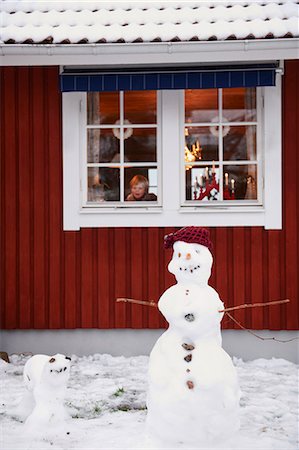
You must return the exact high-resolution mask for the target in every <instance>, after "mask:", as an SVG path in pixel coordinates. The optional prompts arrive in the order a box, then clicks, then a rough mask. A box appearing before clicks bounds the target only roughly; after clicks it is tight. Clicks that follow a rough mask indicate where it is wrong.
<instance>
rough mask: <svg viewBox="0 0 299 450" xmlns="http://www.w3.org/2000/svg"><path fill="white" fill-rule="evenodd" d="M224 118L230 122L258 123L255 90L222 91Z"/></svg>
mask: <svg viewBox="0 0 299 450" xmlns="http://www.w3.org/2000/svg"><path fill="white" fill-rule="evenodd" d="M222 95H223V116H224V117H225V118H226V120H227V121H229V122H253V121H256V119H257V117H256V90H255V88H229V89H223V90H222Z"/></svg>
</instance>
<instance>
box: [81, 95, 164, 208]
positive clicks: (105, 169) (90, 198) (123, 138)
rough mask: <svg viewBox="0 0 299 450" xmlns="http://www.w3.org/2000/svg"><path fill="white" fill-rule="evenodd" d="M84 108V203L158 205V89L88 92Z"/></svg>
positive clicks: (159, 197)
mask: <svg viewBox="0 0 299 450" xmlns="http://www.w3.org/2000/svg"><path fill="white" fill-rule="evenodd" d="M84 109H86V115H85V117H86V119H87V120H86V125H85V127H84V131H85V132H84V133H83V134H84V138H83V139H84V141H85V145H84V147H85V148H86V152H85V154H84V156H86V159H85V160H83V165H84V166H85V169H84V174H83V179H84V180H85V181H84V187H83V190H82V192H83V198H82V206H83V207H109V206H122V207H134V208H135V207H140V206H148V204H149V203H150V204H151V205H152V206H154V205H157V206H158V205H159V204H160V199H161V194H160V189H161V186H160V173H159V172H160V146H159V145H158V126H157V92H156V91H141V92H139V91H131V92H103V93H98V92H91V93H88V94H87V96H86V105H85V107H84Z"/></svg>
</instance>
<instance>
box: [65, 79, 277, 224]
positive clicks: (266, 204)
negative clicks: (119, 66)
mask: <svg viewBox="0 0 299 450" xmlns="http://www.w3.org/2000/svg"><path fill="white" fill-rule="evenodd" d="M276 78H277V82H276V86H274V87H265V88H257V89H258V92H260V98H261V102H262V107H261V115H262V117H261V127H262V133H261V138H260V143H259V145H258V147H261V148H262V155H263V173H261V174H260V176H262V184H263V188H264V189H263V199H262V202H261V204H259V205H250V206H246V205H238V206H235V205H224V204H222V205H221V206H220V205H219V206H217V207H214V206H210V205H207V204H206V203H205V205H204V207H202V206H201V205H199V206H182V203H181V200H182V191H181V183H180V180H181V179H182V178H181V177H182V173H181V167H182V164H181V158H182V154H183V153H184V152H183V151H182V148H184V145H183V147H182V142H183V139H184V138H183V136H182V133H183V132H184V119H183V123H182V107H183V106H182V105H183V101H182V99H183V97H184V95H183V92H184V91H180V90H166V91H160V92H159V96H158V97H159V102H160V103H159V104H158V109H159V121H158V127H157V138H158V146H159V145H160V146H161V159H160V162H161V166H160V167H161V169H160V172H159V174H160V177H161V179H160V186H161V189H162V191H161V192H160V199H161V206H152V205H149V206H144V207H142V208H140V207H138V208H137V207H130V208H126V207H121V206H114V207H113V208H111V207H109V208H108V207H107V208H92V207H91V208H86V207H82V189H83V182H84V181H83V176H82V173H83V172H82V155H83V154H84V152H85V154H86V142H83V136H82V114H85V110H84V108H83V102H82V95H83V96H84V95H86V94H85V93H83V94H82V93H76V92H71V93H63V99H62V102H63V182H64V184H63V186H64V187H63V205H64V206H63V213H64V214H63V217H64V230H78V229H80V228H82V227H115V226H125V227H134V226H141V227H149V226H178V227H179V226H187V225H197V226H212V227H213V226H263V227H265V228H266V229H281V228H282V204H281V202H282V197H281V196H282V193H281V192H282V179H281V178H282V175H281V174H282V167H281V163H282V158H281V148H282V144H281V76H280V75H277V76H276Z"/></svg>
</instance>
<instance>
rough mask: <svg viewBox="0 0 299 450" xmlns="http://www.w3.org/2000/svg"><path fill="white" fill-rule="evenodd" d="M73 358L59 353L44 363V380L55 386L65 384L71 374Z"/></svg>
mask: <svg viewBox="0 0 299 450" xmlns="http://www.w3.org/2000/svg"><path fill="white" fill-rule="evenodd" d="M70 366H71V358H70V357H69V356H65V355H61V354H59V353H57V354H56V355H54V356H49V359H48V361H47V362H46V363H45V365H44V369H43V374H42V378H43V381H44V382H46V383H47V384H48V385H51V386H53V387H55V386H57V387H60V386H65V385H66V383H67V381H68V379H69V376H70Z"/></svg>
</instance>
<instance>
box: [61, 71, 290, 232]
mask: <svg viewBox="0 0 299 450" xmlns="http://www.w3.org/2000/svg"><path fill="white" fill-rule="evenodd" d="M63 171H64V229H66V230H76V229H79V228H80V227H104V226H111V227H113V226H144V227H148V226H185V225H190V224H192V225H198V226H246V225H248V226H264V227H265V228H281V216H282V214H281V86H280V76H278V79H277V85H276V86H274V87H258V88H240V89H239V88H226V89H206V90H203V89H200V90H186V91H184V90H177V89H173V90H172V89H169V90H161V91H130V92H127V91H120V92H103V93H96V92H91V93H86V92H65V93H63ZM136 175H138V176H139V177H140V176H141V177H144V178H145V179H146V180H147V182H148V193H149V194H152V195H151V196H150V197H147V198H143V199H142V200H136V201H128V200H129V198H128V196H129V195H130V194H131V186H130V181H131V180H132V179H134V177H135V176H136Z"/></svg>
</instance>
